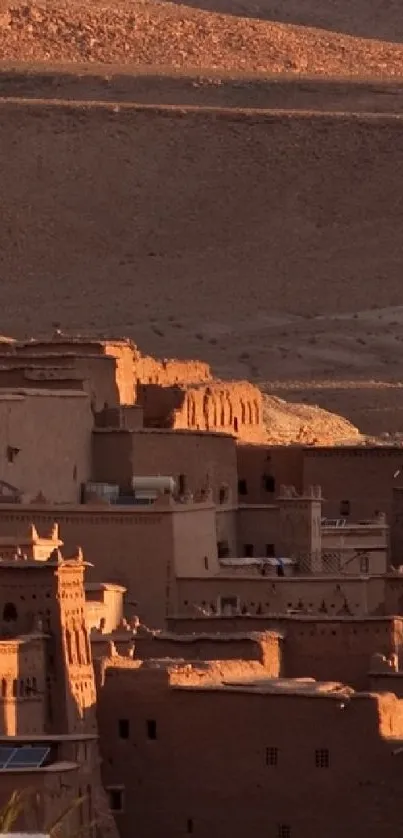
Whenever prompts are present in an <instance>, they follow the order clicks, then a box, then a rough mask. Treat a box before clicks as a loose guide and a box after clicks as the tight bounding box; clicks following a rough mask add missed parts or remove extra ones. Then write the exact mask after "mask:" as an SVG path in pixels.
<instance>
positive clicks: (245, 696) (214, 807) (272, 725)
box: [97, 635, 403, 838]
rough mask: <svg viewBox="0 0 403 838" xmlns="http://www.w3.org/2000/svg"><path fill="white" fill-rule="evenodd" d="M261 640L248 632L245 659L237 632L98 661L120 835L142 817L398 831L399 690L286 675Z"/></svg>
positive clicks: (167, 825)
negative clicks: (173, 652)
mask: <svg viewBox="0 0 403 838" xmlns="http://www.w3.org/2000/svg"><path fill="white" fill-rule="evenodd" d="M214 642H215V646H216V648H217V650H220V651H217V657H216V658H215V659H214V650H213V645H214ZM257 642H258V639H257V638H252V637H251V638H250V639H248V638H247V637H245V636H243V637H242V638H240V639H239V647H238V654H239V655H245V656H246V658H245V660H243V659H240V658H238V659H237V658H236V657H235V654H236V640H234V638H233V637H232V638H231V637H230V636H227V638H226V639H225V640H223V639H222V638H220V639H219V638H218V639H216V640H215V641H214V640H213V639H211V638H206V639H205V640H204V641H203V643H204V646H203V649H204V650H205V651H206V658H207V660H204V661H203V660H193V661H191V660H190V659H189V658H185V659H183V658H182V659H181V657H177V658H167V657H165V658H163V659H159V658H154V659H149V660H148V661H147V662H142V661H140V660H130V659H129V658H126V657H121V656H119V655H116V654H115V653H114V654H112V655H111V656H110V657H109V658H106V659H105V660H104V661H103V662H97V672H98V695H99V698H98V703H99V709H98V716H99V725H100V731H101V743H102V751H103V764H102V773H103V781H104V785H105V788H106V790H107V793H108V795H109V798H110V805H111V808H112V810H113V811H114V814H115V818H116V823H117V825H118V828H119V831H120V835H121V836H122V838H124V836H126V835H127V836H129V835H130V834H131V831H132V828H133V823H134V822H135V823H136V829H137V833H138V835H139V838H146V836H147V838H154V836H155V838H159V836H161V835H162V834H163V835H164V836H167V838H170V836H172V838H176V836H178V835H199V836H204V838H211V836H217V838H218V837H219V836H222V835H223V834H225V835H234V836H241V835H244V834H245V831H246V830H248V831H251V832H252V834H253V835H254V836H256V838H266V836H267V835H270V836H273V838H294V836H301V837H302V838H305V836H306V838H308V836H309V838H311V836H312V835H315V836H318V837H319V836H325V835H326V836H331V838H340V836H341V835H356V836H358V838H368V836H373V838H380V836H382V837H383V836H384V838H392V836H395V835H398V834H399V831H400V827H401V824H400V820H401V819H400V807H399V801H400V797H401V786H402V780H401V772H400V770H399V767H398V766H399V761H398V760H399V758H401V757H400V753H401V750H402V745H403V710H402V706H401V701H399V699H398V698H397V697H396V696H395V695H393V694H390V693H382V694H377V693H370V692H360V691H354V690H353V689H351V688H350V687H348V686H346V685H344V684H343V683H340V682H337V681H335V680H334V679H332V680H331V681H330V682H321V681H314V680H313V679H310V678H307V677H304V678H301V679H292V678H287V676H283V675H282V674H281V671H280V673H279V674H277V673H276V672H275V671H274V672H273V671H272V667H273V665H275V660H276V658H273V655H271V656H269V658H268V661H267V664H266V663H265V662H262V661H261V660H257V659H256V644H257ZM270 642H271V644H272V648H273V653H274V650H275V648H276V640H275V636H274V635H273V636H272V637H271V639H270ZM226 644H227V645H228V646H229V647H230V651H229V656H228V659H225V651H224V650H223V647H224V646H225V645H226ZM184 645H186V644H180V643H179V644H178V646H181V648H180V649H178V654H179V655H180V654H181V649H182V647H183V646H184ZM268 648H270V643H269V645H268ZM203 649H201V651H203ZM235 731H237V733H236V734H234V732H235ZM240 731H242V734H241V735H240V733H239V732H240ZM341 801H342V805H341V803H340V802H341Z"/></svg>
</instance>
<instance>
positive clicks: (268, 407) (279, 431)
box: [263, 396, 364, 445]
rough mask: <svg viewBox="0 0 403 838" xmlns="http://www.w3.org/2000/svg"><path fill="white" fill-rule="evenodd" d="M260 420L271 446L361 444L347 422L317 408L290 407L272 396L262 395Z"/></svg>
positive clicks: (356, 430) (311, 406)
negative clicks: (261, 415) (261, 418)
mask: <svg viewBox="0 0 403 838" xmlns="http://www.w3.org/2000/svg"><path fill="white" fill-rule="evenodd" d="M263 419H264V423H265V426H266V431H267V440H268V441H269V442H270V443H272V444H275V445H289V444H290V443H296V442H297V443H301V444H303V445H339V444H343V443H348V442H351V443H357V442H364V438H363V437H362V436H361V434H360V432H359V430H358V429H357V428H355V427H354V425H352V424H351V422H348V420H347V419H343V417H341V416H337V415H336V414H334V413H329V412H328V411H327V410H322V409H321V408H320V407H316V406H313V405H305V404H292V403H290V402H286V401H283V399H278V398H276V397H275V396H264V408H263Z"/></svg>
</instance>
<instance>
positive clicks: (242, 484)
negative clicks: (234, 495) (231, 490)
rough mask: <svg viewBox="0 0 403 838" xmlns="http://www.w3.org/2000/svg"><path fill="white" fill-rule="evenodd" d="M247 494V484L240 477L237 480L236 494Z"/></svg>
mask: <svg viewBox="0 0 403 838" xmlns="http://www.w3.org/2000/svg"><path fill="white" fill-rule="evenodd" d="M247 494H248V484H247V482H246V480H244V479H241V480H238V495H247Z"/></svg>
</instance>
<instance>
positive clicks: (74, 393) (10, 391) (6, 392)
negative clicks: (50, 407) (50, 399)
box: [0, 387, 88, 401]
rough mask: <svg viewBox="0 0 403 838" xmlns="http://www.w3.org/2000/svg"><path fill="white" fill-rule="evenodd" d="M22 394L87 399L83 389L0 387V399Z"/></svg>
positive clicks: (12, 397) (21, 395) (22, 395)
mask: <svg viewBox="0 0 403 838" xmlns="http://www.w3.org/2000/svg"><path fill="white" fill-rule="evenodd" d="M24 396H42V397H43V396H57V397H59V398H60V397H62V398H64V399H65V398H71V397H73V398H81V399H88V394H87V393H86V392H85V391H84V390H51V389H49V390H47V389H46V388H45V387H43V388H38V389H34V388H31V387H0V400H1V401H5V400H7V399H10V400H12V399H16V398H18V397H20V398H21V399H22V398H24Z"/></svg>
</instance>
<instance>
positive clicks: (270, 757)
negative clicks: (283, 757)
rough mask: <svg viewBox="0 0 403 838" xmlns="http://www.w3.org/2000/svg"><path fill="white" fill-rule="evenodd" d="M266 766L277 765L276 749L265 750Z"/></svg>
mask: <svg viewBox="0 0 403 838" xmlns="http://www.w3.org/2000/svg"><path fill="white" fill-rule="evenodd" d="M266 765H278V748H266Z"/></svg>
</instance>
